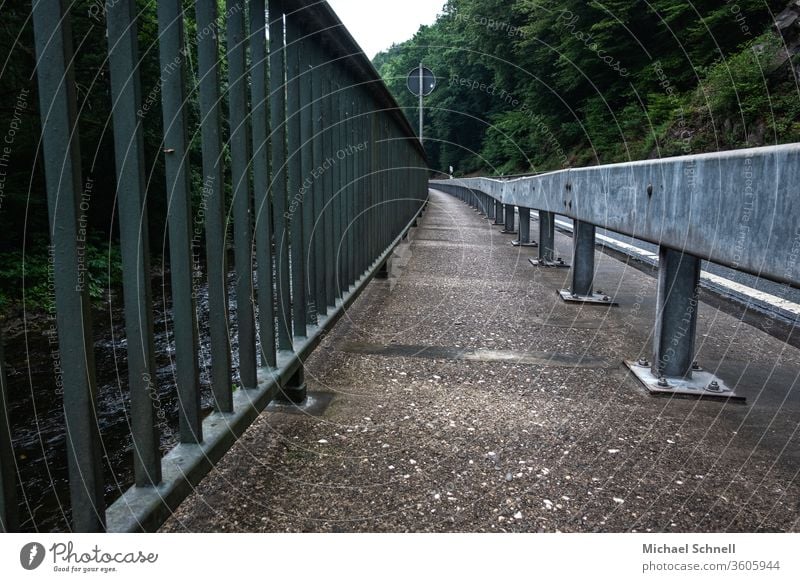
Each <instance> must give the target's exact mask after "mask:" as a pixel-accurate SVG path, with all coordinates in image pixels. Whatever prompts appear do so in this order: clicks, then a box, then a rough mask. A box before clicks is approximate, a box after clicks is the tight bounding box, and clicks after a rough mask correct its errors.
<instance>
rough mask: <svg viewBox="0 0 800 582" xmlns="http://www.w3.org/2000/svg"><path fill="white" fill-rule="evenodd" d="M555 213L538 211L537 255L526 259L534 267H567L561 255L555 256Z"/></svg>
mask: <svg viewBox="0 0 800 582" xmlns="http://www.w3.org/2000/svg"><path fill="white" fill-rule="evenodd" d="M555 219H556V215H555V214H554V213H552V212H547V211H546V210H540V211H539V257H538V258H536V259H528V260H529V261H530V263H531V265H533V266H534V267H569V265H568V264H567V263H565V262H564V261H563V260H562V259H561V257H558V258H556V259H555V260H553V257H554V256H555V248H556V246H555V223H556V220H555Z"/></svg>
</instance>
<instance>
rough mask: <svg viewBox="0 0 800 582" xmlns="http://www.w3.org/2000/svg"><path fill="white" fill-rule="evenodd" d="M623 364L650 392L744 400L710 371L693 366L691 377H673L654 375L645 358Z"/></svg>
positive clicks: (744, 399) (626, 361)
mask: <svg viewBox="0 0 800 582" xmlns="http://www.w3.org/2000/svg"><path fill="white" fill-rule="evenodd" d="M625 365H626V366H627V367H628V369H629V370H630V371H631V372H633V375H634V376H636V378H637V379H638V380H639V382H641V383H642V384H643V385H644V387H645V388H647V391H648V392H649V393H650V394H671V395H672V394H674V395H680V396H693V397H695V398H712V399H721V400H733V401H737V402H745V401H746V398H745V397H744V396H739V395H738V394H736V393H735V391H734V390H733V388H731V387H730V386H728V385H727V384H725V382H724V381H723V380H722V379H720V378H719V377H717V376H714V374H712V373H711V372H706V371H704V370H702V369H698V368H695V369H693V370H692V372H691V377H688V378H674V377H664V376H661V377H659V376H656V375H655V374H653V371H652V370H651V369H650V362H648V361H646V360H638V361H635V362H634V361H632V360H625Z"/></svg>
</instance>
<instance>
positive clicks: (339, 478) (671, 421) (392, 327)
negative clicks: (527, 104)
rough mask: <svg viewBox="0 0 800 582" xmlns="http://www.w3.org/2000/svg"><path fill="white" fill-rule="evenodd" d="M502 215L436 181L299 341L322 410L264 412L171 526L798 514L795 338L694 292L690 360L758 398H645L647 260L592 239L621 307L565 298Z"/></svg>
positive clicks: (475, 527) (711, 520)
mask: <svg viewBox="0 0 800 582" xmlns="http://www.w3.org/2000/svg"><path fill="white" fill-rule="evenodd" d="M499 230H500V227H496V226H493V225H491V224H490V222H489V221H487V220H485V219H483V218H482V217H480V216H479V215H478V214H477V213H475V212H474V211H473V210H472V209H470V208H468V207H467V206H465V205H463V204H462V203H460V202H459V201H457V200H455V199H453V198H451V197H450V196H447V195H445V194H442V193H440V192H436V191H433V192H432V193H431V203H430V205H429V210H428V212H427V213H426V214H425V216H424V219H423V220H422V222H421V224H420V226H419V227H418V228H416V229H414V231H413V234H412V237H411V242H410V244H407V245H404V246H403V247H401V248H400V249H398V251H397V253H396V258H395V260H394V263H393V266H392V270H391V273H390V277H389V279H388V280H381V281H378V280H376V281H373V282H372V283H371V284H370V285H369V286H368V288H367V289H366V290H365V292H364V293H363V294H362V296H361V297H360V298H359V299H358V300H357V301H356V302H355V303H354V305H353V307H352V308H351V309H350V311H349V312H348V315H347V316H346V317H345V318H343V319H342V320H341V321H340V322H339V323H338V324H337V326H336V327H335V328H334V329H333V330H332V331H331V333H330V334H329V335H328V337H327V338H326V339H325V340H324V342H323V344H322V346H321V347H320V348H319V349H318V350H317V351H316V352H315V353H314V354H313V355H312V357H311V358H309V360H308V362H307V368H306V374H307V381H308V387H309V390H310V391H311V392H312V395H314V396H315V397H316V398H318V399H320V400H322V399H323V398H329V399H332V400H331V403H330V405H329V406H328V407H327V409H325V411H324V412H323V413H322V414H321V415H310V414H287V413H285V412H265V413H264V414H263V415H262V416H261V418H259V420H258V421H257V422H256V423H255V424H254V425H253V426H252V427H251V428H250V429H249V430H248V431H247V433H246V434H245V435H244V437H243V438H242V440H241V441H240V442H239V443H238V444H237V445H236V446H235V447H234V448H233V449H232V451H231V452H229V453H228V454H227V455H226V456H225V458H224V459H223V460H222V462H221V463H220V464H219V466H218V467H217V469H215V471H213V472H212V473H211V474H210V475H209V476H208V477H207V478H206V479H205V480H204V481H203V482H202V483H201V484H200V486H199V487H198V488H197V491H196V492H195V494H193V495H192V496H190V497H189V498H188V499H187V500H186V501H185V502H184V503H183V504H182V505H181V507H179V508H178V510H177V511H176V513H175V515H174V516H173V517H172V518H171V519H170V521H168V522H167V523H166V524H165V525H164V527H163V531H205V532H207V531H281V532H282V531H395V532H404V531H533V532H536V531H556V530H559V531H632V530H635V531H758V530H770V531H775V530H777V531H790V530H791V531H796V530H798V529H799V528H800V525H798V522H797V518H798V515H800V510H799V509H798V505H797V503H798V499H800V495H798V494H799V493H800V487H798V481H797V476H798V469H799V468H800V453H798V451H800V447H798V444H799V443H798V441H800V435H798V434H797V429H798V419H800V414H798V413H799V412H800V398H798V397H797V395H796V394H795V392H794V391H793V390H792V388H793V387H794V386H796V382H797V376H798V370H800V355H799V354H798V351H797V350H795V349H794V348H791V347H788V346H786V345H784V344H781V343H780V342H779V341H778V340H776V339H775V338H773V337H770V336H768V335H767V334H765V333H763V332H761V331H759V330H757V329H755V328H752V327H750V326H747V325H744V324H740V323H739V322H738V321H737V320H735V319H733V318H731V317H730V316H728V315H726V314H724V313H722V312H720V311H717V310H715V309H713V308H711V307H709V306H707V305H701V308H700V320H699V323H698V338H697V340H698V341H697V346H698V349H699V355H698V359H699V361H700V363H701V365H703V366H704V367H706V368H708V369H712V370H715V371H716V372H717V373H718V374H719V375H721V376H722V377H723V379H724V380H725V381H726V382H727V383H729V384H731V385H735V386H736V389H737V391H738V392H741V393H744V394H745V395H746V396H747V397H748V404H747V405H745V406H742V405H733V404H726V403H721V402H708V401H703V402H699V401H696V400H685V399H676V398H653V397H650V396H648V395H646V394H645V393H644V391H643V390H642V389H641V388H640V386H639V385H638V384H637V383H636V381H635V380H634V379H633V378H632V377H631V376H630V375H629V374H628V372H627V371H626V369H625V368H624V366H623V365H622V359H623V358H636V357H638V356H640V355H646V354H647V353H648V352H649V344H648V334H649V333H650V330H651V328H652V322H653V317H654V316H653V309H654V298H655V281H654V279H652V278H651V277H648V276H647V275H645V274H643V273H641V272H639V271H638V270H636V269H634V268H631V267H627V266H626V265H625V264H624V263H621V262H619V261H618V260H616V259H613V258H611V257H609V256H607V255H604V254H602V253H598V254H597V255H596V260H597V264H598V274H597V280H596V283H597V285H596V286H597V287H598V288H600V289H602V290H603V291H604V292H606V293H608V294H611V295H614V296H615V299H616V301H618V302H619V304H620V307H619V308H611V309H609V308H606V307H599V308H598V307H576V306H574V305H567V304H564V303H562V302H561V300H560V299H559V298H558V297H557V295H556V291H557V289H559V288H560V287H562V286H565V282H566V279H567V276H568V271H567V270H566V269H565V270H557V269H546V270H537V269H535V268H533V267H531V266H530V264H529V263H528V260H527V259H528V258H529V257H531V256H535V253H536V249H532V248H522V249H519V248H516V247H513V246H511V244H510V240H511V237H509V236H507V235H502V234H500V233H499ZM556 243H557V246H558V251H559V253H560V254H561V256H563V257H565V258H568V257H569V255H570V252H569V249H570V245H571V240H570V239H569V238H567V237H566V236H563V235H557V239H556ZM779 355H780V361H778V358H779Z"/></svg>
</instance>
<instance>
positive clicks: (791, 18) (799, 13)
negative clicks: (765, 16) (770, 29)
mask: <svg viewBox="0 0 800 582" xmlns="http://www.w3.org/2000/svg"><path fill="white" fill-rule="evenodd" d="M775 27H776V28H777V29H778V32H779V33H780V34H781V36H783V38H784V39H786V40H789V39H790V38H791V39H794V40H796V39H797V37H798V36H800V0H792V2H790V3H789V5H788V6H787V7H786V8H785V9H784V10H783V12H781V13H780V14H778V16H776V17H775Z"/></svg>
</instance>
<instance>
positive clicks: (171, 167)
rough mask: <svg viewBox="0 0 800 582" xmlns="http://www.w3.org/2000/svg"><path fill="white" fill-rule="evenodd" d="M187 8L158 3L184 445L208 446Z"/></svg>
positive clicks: (173, 1) (175, 0)
mask: <svg viewBox="0 0 800 582" xmlns="http://www.w3.org/2000/svg"><path fill="white" fill-rule="evenodd" d="M183 35H184V30H183V7H182V4H181V2H180V0H162V1H161V2H159V3H158V44H159V54H160V58H161V71H162V79H161V109H162V115H163V120H164V155H165V164H164V165H165V174H166V178H167V197H168V200H169V203H168V208H169V216H168V217H167V220H168V222H169V250H170V269H171V272H172V311H173V321H174V324H173V329H174V335H175V355H176V358H175V359H176V374H175V378H176V382H177V385H178V401H179V403H180V411H179V415H180V433H181V434H180V436H181V442H183V443H199V442H202V440H203V425H202V416H201V414H200V386H199V371H198V367H197V325H196V321H195V316H196V312H195V305H194V293H193V290H192V261H191V249H190V243H189V241H190V238H191V236H190V221H191V200H190V191H189V176H190V170H189V152H188V148H187V130H186V103H187V97H186V84H185V80H184V59H185V57H184V44H183Z"/></svg>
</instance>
